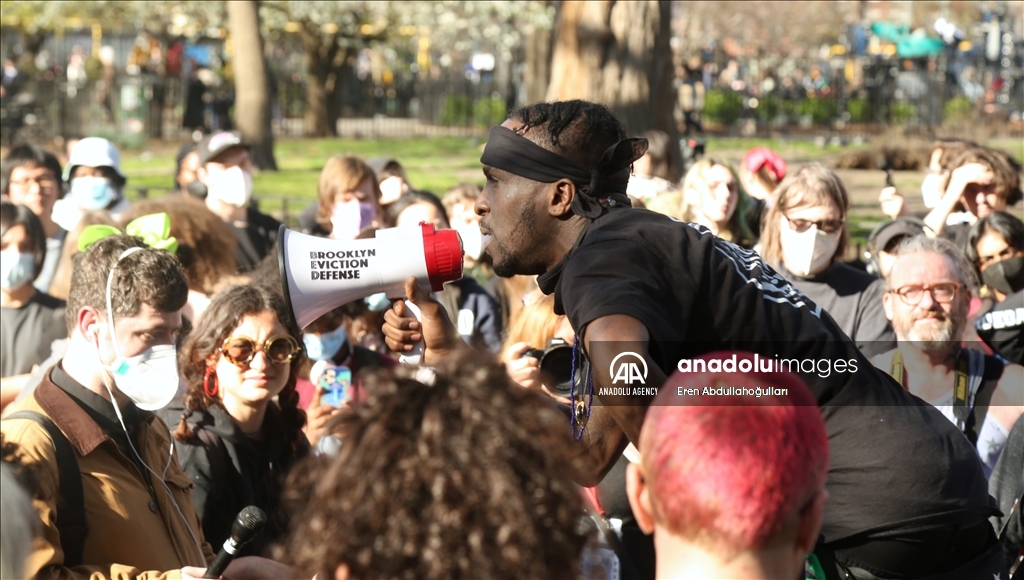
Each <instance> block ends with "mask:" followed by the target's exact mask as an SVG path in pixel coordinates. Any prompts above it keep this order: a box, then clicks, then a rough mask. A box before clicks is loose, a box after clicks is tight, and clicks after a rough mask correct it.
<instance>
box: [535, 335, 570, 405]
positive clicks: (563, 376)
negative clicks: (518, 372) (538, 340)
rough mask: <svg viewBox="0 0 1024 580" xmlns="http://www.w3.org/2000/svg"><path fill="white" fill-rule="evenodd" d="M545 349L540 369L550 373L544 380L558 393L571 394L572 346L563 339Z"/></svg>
mask: <svg viewBox="0 0 1024 580" xmlns="http://www.w3.org/2000/svg"><path fill="white" fill-rule="evenodd" d="M561 342H562V343H561V344H553V345H550V346H549V347H548V349H547V350H545V351H544V356H542V357H541V358H540V370H541V372H542V373H545V374H547V375H548V377H546V379H547V380H545V381H544V383H545V384H547V385H548V386H549V387H550V388H551V392H552V393H554V394H556V395H562V396H569V390H570V388H571V386H572V377H570V376H569V374H570V373H572V347H571V346H569V345H568V344H566V343H565V342H564V341H561Z"/></svg>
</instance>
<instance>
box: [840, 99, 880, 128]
mask: <svg viewBox="0 0 1024 580" xmlns="http://www.w3.org/2000/svg"><path fill="white" fill-rule="evenodd" d="M846 112H847V113H850V122H851V123H867V122H868V121H870V120H871V117H872V116H873V113H874V108H873V107H872V106H871V102H870V101H868V100H867V99H850V100H849V101H847V102H846Z"/></svg>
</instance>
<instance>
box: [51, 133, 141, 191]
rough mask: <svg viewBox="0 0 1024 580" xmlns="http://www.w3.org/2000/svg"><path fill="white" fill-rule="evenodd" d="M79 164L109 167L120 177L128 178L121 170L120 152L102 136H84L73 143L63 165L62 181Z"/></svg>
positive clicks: (66, 178)
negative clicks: (65, 163) (66, 160)
mask: <svg viewBox="0 0 1024 580" xmlns="http://www.w3.org/2000/svg"><path fill="white" fill-rule="evenodd" d="M79 165H84V166H86V167H110V168H111V169H113V170H114V171H116V172H117V174H118V175H120V176H121V178H122V179H128V176H127V175H125V174H124V172H122V171H121V152H120V151H118V150H117V147H116V146H114V144H113V143H111V142H110V141H108V140H106V139H104V138H103V137H86V138H85V139H82V140H81V141H79V142H78V143H75V146H74V147H72V148H71V155H70V156H69V157H68V163H67V165H65V166H64V181H68V180H70V179H71V175H72V174H73V173H74V172H75V168H76V167H78V166H79Z"/></svg>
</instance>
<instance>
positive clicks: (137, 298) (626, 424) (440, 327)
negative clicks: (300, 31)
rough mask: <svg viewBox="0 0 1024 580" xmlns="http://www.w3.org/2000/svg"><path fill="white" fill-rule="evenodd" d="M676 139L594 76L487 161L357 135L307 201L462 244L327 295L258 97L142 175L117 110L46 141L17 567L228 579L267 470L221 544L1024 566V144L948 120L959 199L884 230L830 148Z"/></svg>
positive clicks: (481, 566) (949, 190)
mask: <svg viewBox="0 0 1024 580" xmlns="http://www.w3.org/2000/svg"><path fill="white" fill-rule="evenodd" d="M668 145H669V142H668V137H667V135H665V134H664V133H660V132H657V131H651V132H648V133H646V134H644V135H643V136H642V137H641V136H638V137H630V136H629V135H628V134H627V133H626V131H625V129H624V127H623V125H622V124H621V123H620V122H619V121H618V120H617V119H616V118H615V116H614V115H612V113H611V112H610V111H609V110H608V109H607V108H606V107H604V106H602V105H598V104H594V103H588V102H584V101H566V102H555V103H540V104H535V105H529V106H525V107H522V108H519V109H517V110H515V111H513V112H512V113H511V115H510V116H509V119H508V120H507V121H506V122H505V123H504V124H502V125H501V126H500V127H495V128H493V129H492V130H491V133H490V138H489V139H488V142H487V144H486V146H485V148H484V150H483V155H482V157H481V164H482V168H483V173H484V177H485V178H486V185H485V187H483V188H480V187H478V186H477V185H474V184H470V183H462V184H457V185H454V186H453V187H452V188H451V189H450V190H449V191H447V192H445V193H444V194H443V195H437V194H435V193H432V192H428V191H421V190H418V189H417V188H416V187H415V185H414V184H413V183H411V182H410V180H409V178H408V176H407V175H406V173H405V171H404V170H403V168H402V165H401V162H400V160H397V159H392V158H385V157H382V158H374V159H367V160H364V159H362V158H360V157H358V156H353V155H348V156H342V155H339V156H335V157H332V158H330V159H329V160H328V161H327V162H326V163H325V165H324V167H323V170H322V173H321V176H320V180H319V184H318V190H317V192H316V193H317V195H316V200H315V201H314V202H313V203H312V204H310V205H309V207H307V208H305V209H304V210H303V211H302V213H301V215H300V217H299V222H298V229H299V230H300V231H302V232H304V233H307V234H310V235H314V236H320V237H325V238H330V239H333V240H337V241H338V243H339V244H343V243H344V242H346V241H351V240H356V239H363V238H372V237H374V236H375V235H376V232H377V231H378V230H380V229H384V228H392V227H409V226H414V227H415V226H417V225H418V224H420V223H423V222H426V223H430V224H433V225H435V226H436V227H437V228H453V229H455V230H456V231H458V232H459V234H460V238H461V240H462V247H463V250H464V272H465V275H464V276H463V278H462V279H461V280H458V281H456V282H452V283H449V284H447V285H446V286H445V287H444V289H443V290H440V291H436V292H433V293H430V294H428V293H426V292H425V291H424V290H423V289H422V288H420V287H419V286H417V285H416V284H415V281H414V280H410V281H409V282H408V284H407V286H406V293H407V299H408V301H409V302H411V303H412V304H414V305H415V306H416V307H417V310H418V311H419V316H418V317H413V316H412V314H411V311H410V308H409V305H408V304H409V303H408V302H405V301H401V300H398V301H393V300H389V299H388V297H387V296H386V295H384V294H383V293H379V294H372V295H369V296H365V297H362V298H360V299H358V300H355V301H353V302H349V303H346V304H339V305H337V306H336V307H335V308H333V309H332V310H330V311H329V312H327V313H325V314H323V315H322V316H320V317H318V318H317V319H316V320H315V321H314V322H312V323H311V324H309V325H308V326H306V327H305V328H299V326H298V325H297V323H296V319H295V316H294V313H293V311H292V305H291V304H290V303H289V302H288V299H287V298H286V295H285V294H284V293H283V291H282V273H281V271H280V266H279V261H278V256H277V242H278V232H279V228H280V227H281V223H280V222H279V221H278V220H276V219H275V218H274V217H272V216H269V215H267V214H265V213H261V212H260V211H258V210H257V209H255V208H254V207H253V204H252V203H251V201H252V192H253V164H252V160H251V158H250V153H249V146H248V145H247V144H246V142H245V141H244V139H243V138H242V137H241V135H239V134H238V133H234V132H228V131H219V132H215V133H213V134H211V135H207V136H205V137H204V138H202V139H201V140H200V141H198V142H196V143H189V144H187V145H185V146H184V147H182V149H181V151H180V153H179V155H178V156H177V160H176V161H177V169H176V175H175V192H174V193H172V194H170V195H168V196H166V197H164V198H161V199H156V200H141V201H137V202H134V203H133V202H130V200H129V199H128V197H127V196H126V195H125V185H126V183H127V180H128V176H127V175H126V174H125V172H124V171H123V169H122V167H121V164H120V152H119V150H118V149H117V147H116V146H115V145H114V144H112V143H111V142H110V141H108V140H106V139H103V138H99V137H88V138H84V139H81V140H79V141H77V142H76V143H74V144H73V145H72V146H71V147H70V149H69V150H68V151H67V155H66V159H64V160H63V162H62V160H61V159H60V158H59V157H58V155H55V154H53V153H51V152H50V151H47V150H46V149H45V148H43V147H42V146H41V145H39V144H22V145H18V146H15V147H13V148H12V149H11V150H10V151H9V153H8V154H7V155H6V157H5V158H4V159H3V165H2V173H0V177H2V183H0V192H2V195H3V200H2V201H0V255H2V269H0V299H2V319H0V323H2V333H0V354H2V359H0V370H2V381H3V382H2V389H0V394H2V401H0V404H2V408H3V416H4V420H3V422H2V433H3V459H4V465H3V472H2V476H3V481H4V498H3V524H2V532H3V570H0V576H2V577H4V578H8V577H12V578H20V577H51V576H54V577H56V576H60V577H69V578H70V577H86V576H89V577H104V578H117V577H140V578H163V577H176V575H180V577H182V578H199V577H202V576H203V575H204V574H205V570H204V569H205V568H206V567H207V566H209V565H210V564H211V563H212V561H213V560H214V556H215V554H216V553H217V550H218V549H220V547H221V545H225V544H226V542H229V540H230V538H231V537H232V536H233V534H234V533H235V532H234V531H233V526H234V524H235V519H236V515H237V514H239V512H241V511H242V510H243V508H246V506H257V507H259V508H260V509H261V510H263V512H265V514H266V523H265V525H264V526H263V527H262V528H261V529H259V530H258V532H257V533H256V535H255V537H254V538H253V539H252V540H251V541H249V542H247V543H246V544H245V545H244V546H242V547H241V548H240V549H238V550H235V554H234V555H235V558H234V559H233V560H232V561H231V563H230V565H229V566H228V568H227V569H226V570H225V571H224V577H229V578H285V577H307V578H308V577H313V576H314V575H316V576H317V577H320V578H329V577H333V578H350V577H354V578H363V577H389V578H390V577H396V578H397V577H403V578H405V577H408V578H412V577H415V578H453V577H462V578H498V577H530V578H533V577H537V578H542V577H543V578H546V577H557V578H563V577H564V578H571V577H585V578H620V577H621V578H631V579H632V578H637V579H639V578H653V577H655V576H657V577H671V578H682V577H687V578H711V577H721V578H741V577H742V578H798V577H799V578H803V577H808V578H817V579H825V578H828V579H830V580H831V579H835V578H886V579H904V578H932V579H939V578H985V579H986V580H988V579H989V578H994V577H995V578H1010V576H1009V571H1010V570H1011V569H1013V567H1014V566H1015V565H1017V564H1018V563H1019V561H1020V558H1021V548H1020V546H1021V543H1022V540H1024V525H1022V517H1021V511H1020V507H1019V506H1018V505H1017V503H1018V502H1019V501H1020V500H1021V499H1022V496H1024V468H1022V461H1024V459H1022V458H1024V440H1022V439H1024V419H1021V416H1022V415H1024V367H1022V366H1021V364H1022V363H1024V269H1022V265H1024V223H1022V222H1021V219H1020V211H1019V207H1016V209H1015V208H1014V206H1015V204H1018V205H1019V202H1020V200H1021V197H1022V193H1021V184H1020V177H1021V176H1020V164H1019V162H1018V161H1017V160H1015V159H1013V158H1012V157H1010V156H1008V155H1007V154H1005V153H1003V152H1001V151H997V150H993V149H990V148H987V147H984V146H982V145H979V144H976V143H970V142H966V141H939V142H937V143H936V144H935V153H934V154H933V156H932V163H931V164H930V166H929V171H928V173H927V175H925V176H924V178H923V180H922V190H921V193H922V195H923V197H924V201H925V205H926V206H928V207H929V212H928V213H927V214H925V215H919V216H914V215H912V214H911V212H910V211H909V210H908V209H907V208H908V207H909V205H910V204H908V203H906V200H905V196H904V194H903V193H900V192H898V191H896V190H895V189H894V188H886V189H884V190H882V191H881V192H880V203H881V207H882V210H883V212H884V213H886V214H887V215H889V216H890V217H891V218H892V221H890V222H887V223H885V224H883V225H881V226H879V227H878V228H877V229H876V230H875V231H874V232H872V234H871V237H870V240H869V250H870V259H869V260H868V262H867V263H865V262H862V261H859V260H853V261H851V260H850V259H849V258H850V253H851V252H850V230H851V224H850V221H849V212H850V209H851V200H850V196H849V194H848V193H847V190H846V187H845V186H844V184H843V182H842V180H841V179H840V178H839V176H838V175H837V174H836V173H835V172H834V171H832V170H831V169H829V168H828V167H827V166H825V165H823V164H820V163H809V164H806V165H803V166H801V167H794V166H792V164H789V163H787V162H786V161H785V160H784V159H782V158H781V157H780V156H779V155H778V154H777V153H776V152H774V151H771V150H770V149H766V148H762V147H759V148H755V149H752V150H751V151H749V152H748V153H747V154H746V155H745V156H744V158H743V160H742V162H741V163H740V164H739V165H737V166H735V167H734V166H733V165H732V164H730V163H729V162H727V161H725V160H723V159H720V158H714V157H710V158H705V159H701V160H699V161H698V162H696V163H695V164H693V166H692V167H691V168H689V170H688V171H687V172H686V173H685V175H679V174H678V170H676V169H674V168H673V167H672V163H670V161H669V152H668V151H669V149H670V148H669V146H668ZM416 345H420V346H422V357H421V362H422V365H423V366H414V365H408V364H402V363H400V362H399V360H400V358H401V357H402V355H403V354H405V353H406V352H407V351H409V350H411V349H413V348H414V347H415V346H416ZM627 351H628V353H630V354H633V355H634V356H635V357H636V358H638V359H641V360H642V362H643V365H644V366H643V368H644V373H643V379H644V386H645V388H644V389H642V392H640V393H637V392H632V391H631V390H630V389H623V388H622V387H623V385H622V384H621V383H620V382H619V380H618V378H617V377H616V376H615V375H614V371H613V370H612V369H613V367H614V366H615V364H616V360H618V356H617V355H619V354H620V353H623V352H627ZM730 357H731V358H730ZM758 357H760V358H758ZM779 359H794V360H798V361H807V360H812V361H813V362H814V364H813V365H812V368H811V369H810V370H807V368H805V367H804V366H802V365H800V364H798V365H796V366H794V367H786V368H782V367H771V366H769V368H767V369H765V370H764V371H761V370H760V369H759V366H758V364H759V362H758V361H759V360H760V363H761V364H762V365H763V364H764V363H765V361H766V360H769V361H771V360H774V361H778V360H779ZM684 360H686V361H696V362H699V363H701V367H700V368H702V369H704V368H706V369H707V372H703V371H701V372H697V373H688V372H685V371H684V370H683V367H682V361H684ZM722 360H731V361H733V364H734V366H733V370H732V371H728V370H723V369H722V366H721V365H719V366H718V367H717V368H718V370H713V363H714V362H717V361H722ZM737 360H738V361H739V362H738V363H737ZM840 362H841V363H842V365H843V368H842V369H840V366H839V364H838V363H840ZM744 363H746V368H747V369H748V370H749V369H753V370H752V371H750V372H747V371H744V370H739V371H737V370H735V369H736V368H737V367H736V365H737V364H738V365H739V369H743V368H744V366H743V364H744ZM822 363H827V365H828V367H829V368H828V369H827V372H825V371H822V368H821V364H822ZM727 366H728V365H726V367H727ZM706 389H710V390H712V391H714V390H716V389H733V390H736V391H737V392H742V393H748V392H749V393H753V392H755V391H756V392H758V393H759V394H758V395H757V396H754V395H753V394H751V395H750V396H746V395H745V394H743V395H740V396H734V397H725V398H723V397H721V396H719V397H716V396H714V394H713V393H712V394H710V395H709V394H707V393H706V392H705V390H706ZM683 392H697V393H702V394H700V395H699V396H696V395H695V396H693V397H691V398H688V399H685V400H684V399H680V398H679V396H680V395H679V393H683ZM761 392H764V393H766V396H761V395H760V393H761ZM819 407H820V411H819ZM12 489H17V490H18V491H17V492H14V491H11V490H12Z"/></svg>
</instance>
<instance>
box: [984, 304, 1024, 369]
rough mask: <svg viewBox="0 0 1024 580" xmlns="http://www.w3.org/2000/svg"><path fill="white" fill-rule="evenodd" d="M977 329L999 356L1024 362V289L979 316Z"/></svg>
mask: <svg viewBox="0 0 1024 580" xmlns="http://www.w3.org/2000/svg"><path fill="white" fill-rule="evenodd" d="M975 329H976V330H977V331H978V336H980V337H981V339H982V340H984V341H985V344H987V345H989V346H990V347H991V348H992V350H994V351H996V352H997V353H999V356H1001V357H1003V358H1005V359H1006V360H1008V361H1010V362H1012V363H1016V364H1024V290H1022V291H1020V292H1017V293H1016V294H1010V295H1009V296H1007V297H1006V300H1003V301H1002V302H1000V303H999V304H996V305H995V306H994V307H993V308H992V310H990V311H989V312H987V313H986V314H984V315H983V316H981V317H980V318H978V321H977V322H976V323H975Z"/></svg>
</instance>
